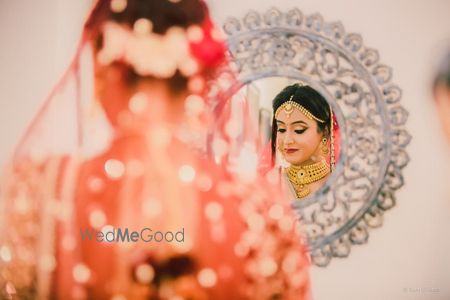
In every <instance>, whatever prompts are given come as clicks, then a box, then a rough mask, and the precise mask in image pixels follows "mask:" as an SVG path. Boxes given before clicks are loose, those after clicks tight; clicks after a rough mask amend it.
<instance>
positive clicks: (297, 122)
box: [275, 119, 308, 125]
mask: <svg viewBox="0 0 450 300" xmlns="http://www.w3.org/2000/svg"><path fill="white" fill-rule="evenodd" d="M275 121H276V122H277V123H281V124H283V125H286V124H285V123H284V122H283V121H280V120H276V119H275ZM295 124H304V125H308V124H306V122H304V121H295V122H292V123H291V124H288V125H295Z"/></svg>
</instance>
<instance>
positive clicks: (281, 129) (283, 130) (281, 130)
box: [278, 128, 286, 133]
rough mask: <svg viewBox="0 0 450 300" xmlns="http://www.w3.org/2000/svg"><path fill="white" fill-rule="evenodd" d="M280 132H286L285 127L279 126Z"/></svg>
mask: <svg viewBox="0 0 450 300" xmlns="http://www.w3.org/2000/svg"><path fill="white" fill-rule="evenodd" d="M278 132H280V133H284V132H286V129H285V128H278Z"/></svg>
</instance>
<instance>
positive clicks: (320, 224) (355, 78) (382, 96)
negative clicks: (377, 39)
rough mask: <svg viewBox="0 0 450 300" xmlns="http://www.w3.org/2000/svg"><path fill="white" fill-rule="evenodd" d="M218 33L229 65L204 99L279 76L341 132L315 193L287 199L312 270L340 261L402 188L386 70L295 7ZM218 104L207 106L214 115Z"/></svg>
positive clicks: (399, 126) (403, 158) (396, 93)
mask: <svg viewBox="0 0 450 300" xmlns="http://www.w3.org/2000/svg"><path fill="white" fill-rule="evenodd" d="M223 29H224V31H225V33H226V34H227V39H228V40H227V41H228V47H229V48H228V55H229V58H230V61H231V64H230V66H229V67H228V69H223V70H222V71H221V72H220V76H219V79H217V80H216V81H215V82H213V83H212V86H213V89H212V93H211V95H210V97H211V99H215V96H217V95H214V91H219V90H222V91H223V90H224V89H225V90H226V91H227V94H229V95H232V94H233V93H235V92H236V91H237V90H239V89H240V88H241V87H242V86H243V85H245V84H247V83H249V82H252V81H254V80H257V79H260V78H265V77H272V76H283V77H289V78H294V79H297V80H299V81H303V82H304V83H306V84H308V85H310V86H312V87H313V88H315V89H316V90H318V91H319V92H320V93H321V94H322V95H323V96H324V97H325V98H326V99H327V101H328V102H329V103H330V105H331V107H332V109H333V110H334V112H335V115H336V117H337V121H338V124H339V126H340V134H341V154H340V158H339V161H338V164H337V165H336V169H335V171H334V172H333V173H332V175H331V177H330V179H329V180H328V181H327V182H326V184H325V185H324V186H322V188H321V189H320V190H319V191H318V192H316V193H314V194H313V195H311V196H308V198H306V199H304V200H301V201H299V200H298V199H294V200H293V204H292V206H293V208H294V209H295V211H296V213H297V214H298V216H299V218H300V221H301V223H302V227H303V228H304V230H305V232H306V236H307V238H308V242H309V250H310V254H311V258H312V261H313V263H314V264H315V265H317V266H327V265H328V264H329V262H330V261H331V259H332V258H333V257H347V256H348V255H349V253H350V249H351V246H352V245H354V244H364V243H366V242H367V240H368V238H369V229H370V228H375V227H379V226H381V225H382V222H383V214H384V212H385V211H386V210H388V209H390V208H392V207H393V206H394V205H395V203H396V199H395V191H396V190H397V189H399V188H400V187H401V186H402V185H403V184H404V182H403V176H402V169H403V168H404V167H405V166H406V165H407V164H408V162H409V156H408V154H407V153H406V151H405V148H406V146H407V145H408V144H409V142H410V140H411V136H410V134H409V133H408V132H407V130H406V129H405V123H406V120H407V118H408V112H407V111H406V110H405V109H404V108H403V107H402V105H401V103H400V98H401V94H402V93H401V89H400V88H399V87H398V86H397V85H395V84H393V83H391V78H392V70H391V68H389V67H388V66H386V65H383V64H382V63H380V61H379V54H378V51H377V50H374V49H372V48H368V47H366V46H365V45H364V44H363V40H362V37H361V35H359V34H355V33H346V32H345V30H344V27H343V25H342V24H341V22H325V21H324V20H323V18H322V16H321V15H319V14H312V15H304V14H303V13H302V12H301V11H300V10H298V9H292V10H289V11H287V12H281V11H280V10H278V9H276V8H272V9H270V10H268V11H267V12H265V13H264V14H259V13H258V12H255V11H250V12H249V13H248V14H247V15H246V16H245V17H244V18H243V19H242V20H239V19H237V18H229V19H228V20H227V21H226V22H225V23H224V25H223ZM230 68H231V69H232V70H230ZM229 72H232V73H234V74H237V76H238V78H237V79H238V80H237V83H230V81H227V80H226V78H227V74H229ZM234 82H236V81H234ZM214 85H217V86H216V88H215V89H214ZM219 106H220V105H218V103H214V102H213V109H215V110H217V109H219V110H220V107H219Z"/></svg>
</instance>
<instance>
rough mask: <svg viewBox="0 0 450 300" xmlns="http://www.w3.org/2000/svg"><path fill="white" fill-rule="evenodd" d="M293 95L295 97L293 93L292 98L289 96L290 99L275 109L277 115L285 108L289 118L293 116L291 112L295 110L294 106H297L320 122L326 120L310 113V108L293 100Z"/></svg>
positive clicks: (312, 118) (310, 117)
mask: <svg viewBox="0 0 450 300" xmlns="http://www.w3.org/2000/svg"><path fill="white" fill-rule="evenodd" d="M292 97H294V95H291V98H289V101H286V102H284V103H283V104H281V105H280V107H278V109H277V110H276V111H275V116H277V115H278V114H279V113H280V111H281V110H284V112H285V113H286V115H287V117H288V118H289V117H290V116H291V113H292V112H293V111H294V108H297V109H298V110H299V111H301V112H302V113H303V114H304V115H305V116H306V117H308V118H309V119H311V120H316V121H317V122H320V123H325V121H324V120H321V119H319V118H317V117H316V116H314V115H313V114H312V113H310V112H309V110H307V109H306V108H304V107H303V106H301V105H300V104H298V103H297V102H295V101H292Z"/></svg>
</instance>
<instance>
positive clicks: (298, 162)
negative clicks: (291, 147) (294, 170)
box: [286, 158, 305, 165]
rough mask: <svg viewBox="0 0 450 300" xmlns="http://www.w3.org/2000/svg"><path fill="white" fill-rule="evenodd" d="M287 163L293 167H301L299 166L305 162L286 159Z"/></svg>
mask: <svg viewBox="0 0 450 300" xmlns="http://www.w3.org/2000/svg"><path fill="white" fill-rule="evenodd" d="M286 161H287V162H288V163H290V164H291V165H299V164H301V163H303V162H304V161H305V160H304V159H295V158H292V159H286Z"/></svg>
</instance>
